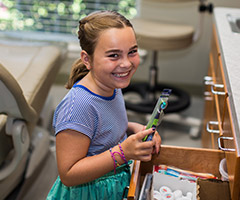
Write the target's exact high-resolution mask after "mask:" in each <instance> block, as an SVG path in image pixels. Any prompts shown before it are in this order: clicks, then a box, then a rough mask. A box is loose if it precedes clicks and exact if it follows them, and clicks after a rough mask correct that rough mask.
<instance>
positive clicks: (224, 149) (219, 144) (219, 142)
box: [218, 137, 235, 151]
mask: <svg viewBox="0 0 240 200" xmlns="http://www.w3.org/2000/svg"><path fill="white" fill-rule="evenodd" d="M221 140H233V137H219V138H218V148H219V149H221V150H222V151H235V149H230V148H224V147H222V146H221Z"/></svg>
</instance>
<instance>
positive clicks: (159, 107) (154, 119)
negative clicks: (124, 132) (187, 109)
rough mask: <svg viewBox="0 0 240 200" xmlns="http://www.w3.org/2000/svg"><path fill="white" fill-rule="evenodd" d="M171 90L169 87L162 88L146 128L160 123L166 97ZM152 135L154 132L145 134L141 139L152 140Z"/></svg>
mask: <svg viewBox="0 0 240 200" xmlns="http://www.w3.org/2000/svg"><path fill="white" fill-rule="evenodd" d="M171 92H172V90H171V89H163V91H162V93H161V95H160V97H159V99H158V101H157V103H156V105H155V108H154V110H153V112H152V115H151V117H150V120H149V121H148V123H147V127H146V129H149V128H157V126H159V125H160V123H161V121H162V119H163V116H164V112H163V110H164V109H166V108H167V105H168V98H169V96H170V94H171ZM153 135H154V133H152V134H150V135H147V136H146V137H145V138H143V141H150V140H152V137H153Z"/></svg>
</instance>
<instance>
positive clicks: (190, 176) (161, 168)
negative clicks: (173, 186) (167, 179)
mask: <svg viewBox="0 0 240 200" xmlns="http://www.w3.org/2000/svg"><path fill="white" fill-rule="evenodd" d="M154 171H155V172H158V173H162V174H166V175H170V176H174V177H178V178H181V179H186V180H189V181H197V179H198V178H201V179H217V177H216V176H214V175H213V174H209V173H197V172H193V171H189V170H182V169H179V168H176V167H172V166H167V165H155V166H154Z"/></svg>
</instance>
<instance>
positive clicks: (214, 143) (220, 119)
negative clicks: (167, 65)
mask: <svg viewBox="0 0 240 200" xmlns="http://www.w3.org/2000/svg"><path fill="white" fill-rule="evenodd" d="M223 59H224V55H222V54H221V51H220V48H219V40H218V36H217V34H216V30H215V27H213V38H212V45H211V52H210V56H209V63H210V64H209V72H208V73H209V74H208V76H209V77H208V78H209V79H211V82H206V81H205V82H206V83H207V84H206V86H205V87H206V92H205V93H206V94H207V95H208V96H207V95H206V96H205V115H204V123H203V124H204V125H203V126H204V127H203V132H202V146H203V147H205V148H212V149H219V148H220V149H221V150H222V151H224V152H225V157H226V159H227V168H228V174H229V184H230V192H231V197H232V199H234V200H235V199H240V162H239V157H240V156H239V147H238V145H237V142H236V137H237V136H236V134H238V133H235V132H234V130H235V129H234V124H233V119H232V118H233V114H232V110H231V106H230V101H229V92H228V91H227V86H226V78H225V76H226V75H225V74H224V70H223V63H222V61H223ZM210 77H211V78H210ZM209 96H210V97H211V98H207V97H209Z"/></svg>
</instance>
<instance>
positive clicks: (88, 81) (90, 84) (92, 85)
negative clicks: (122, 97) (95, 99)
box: [77, 73, 114, 97]
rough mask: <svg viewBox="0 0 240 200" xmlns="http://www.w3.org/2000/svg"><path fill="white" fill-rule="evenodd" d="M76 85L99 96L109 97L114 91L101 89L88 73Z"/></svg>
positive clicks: (99, 84)
mask: <svg viewBox="0 0 240 200" xmlns="http://www.w3.org/2000/svg"><path fill="white" fill-rule="evenodd" d="M77 84H78V85H83V86H85V87H86V88H88V89H89V90H90V91H92V92H93V93H95V94H97V95H100V96H104V97H111V96H112V95H113V94H114V89H110V88H105V87H101V83H98V82H96V81H95V80H94V79H93V78H92V76H91V75H90V73H88V74H87V75H86V76H85V77H83V78H82V79H81V80H80V81H79V82H78V83H77Z"/></svg>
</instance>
